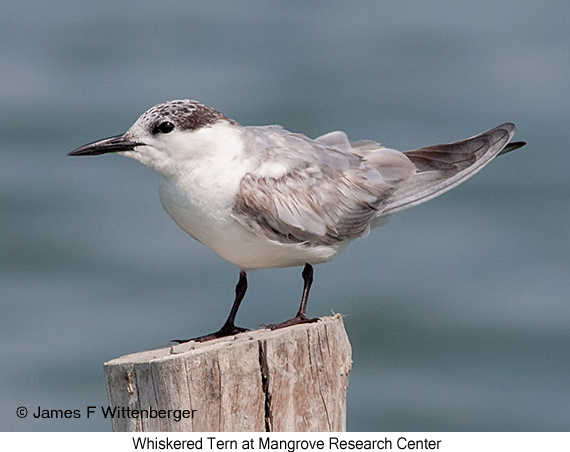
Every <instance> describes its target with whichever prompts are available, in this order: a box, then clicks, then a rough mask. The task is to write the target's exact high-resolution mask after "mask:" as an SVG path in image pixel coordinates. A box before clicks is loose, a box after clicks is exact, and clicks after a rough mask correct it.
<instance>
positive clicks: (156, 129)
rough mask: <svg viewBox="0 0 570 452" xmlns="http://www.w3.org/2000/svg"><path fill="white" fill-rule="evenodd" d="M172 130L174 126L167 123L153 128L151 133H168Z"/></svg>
mask: <svg viewBox="0 0 570 452" xmlns="http://www.w3.org/2000/svg"><path fill="white" fill-rule="evenodd" d="M173 130H174V124H172V123H171V122H169V121H165V122H161V123H160V124H158V125H156V126H154V130H153V133H155V134H156V133H170V132H172V131H173Z"/></svg>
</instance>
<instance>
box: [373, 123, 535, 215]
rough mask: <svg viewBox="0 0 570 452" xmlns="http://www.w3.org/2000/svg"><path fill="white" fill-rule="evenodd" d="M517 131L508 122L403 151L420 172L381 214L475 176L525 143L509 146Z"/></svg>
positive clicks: (403, 185)
mask: <svg viewBox="0 0 570 452" xmlns="http://www.w3.org/2000/svg"><path fill="white" fill-rule="evenodd" d="M514 133H515V125H514V124H511V123H506V124H503V125H500V126H498V127H496V128H494V129H492V130H489V131H488V132H484V133H481V134H479V135H476V136H474V137H472V138H468V139H466V140H462V141H458V142H455V143H450V144H438V145H434V146H428V147H425V148H420V149H416V150H414V151H408V152H404V154H405V155H406V156H407V157H408V158H409V159H410V160H411V161H412V163H414V165H415V166H416V168H417V173H416V174H415V175H414V176H413V177H411V178H409V179H407V180H406V181H404V182H403V183H402V184H401V185H400V186H399V187H398V188H397V189H396V190H394V192H393V193H392V195H391V196H390V199H389V200H387V201H386V207H385V209H384V210H383V211H382V213H381V216H384V215H391V214H393V213H396V212H399V211H401V210H404V209H408V208H410V207H413V206H416V205H418V204H421V203H423V202H426V201H428V200H430V199H432V198H435V197H436V196H439V195H441V194H443V193H445V192H446V191H448V190H451V189H452V188H453V187H455V186H457V185H459V184H460V183H462V182H464V181H465V180H467V179H468V178H470V177H471V176H473V175H474V174H475V173H477V172H478V171H479V170H481V169H482V168H483V167H484V166H485V165H487V164H488V163H489V162H490V161H491V160H492V159H493V158H495V157H496V156H497V155H500V154H504V153H507V152H510V151H512V150H514V149H518V148H519V147H521V146H523V145H524V143H512V144H511V145H507V143H509V141H510V140H511V139H512V138H513V136H514Z"/></svg>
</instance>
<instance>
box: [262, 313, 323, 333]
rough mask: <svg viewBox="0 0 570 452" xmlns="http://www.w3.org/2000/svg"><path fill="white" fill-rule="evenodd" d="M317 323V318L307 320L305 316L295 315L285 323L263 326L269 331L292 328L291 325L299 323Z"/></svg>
mask: <svg viewBox="0 0 570 452" xmlns="http://www.w3.org/2000/svg"><path fill="white" fill-rule="evenodd" d="M318 321H319V318H318V317H316V318H314V319H309V318H307V316H305V314H297V315H296V316H295V317H293V318H292V319H289V320H286V321H285V322H281V323H275V324H273V325H265V327H266V328H269V329H270V330H279V329H281V328H286V327H288V326H292V325H299V324H301V323H315V322H318Z"/></svg>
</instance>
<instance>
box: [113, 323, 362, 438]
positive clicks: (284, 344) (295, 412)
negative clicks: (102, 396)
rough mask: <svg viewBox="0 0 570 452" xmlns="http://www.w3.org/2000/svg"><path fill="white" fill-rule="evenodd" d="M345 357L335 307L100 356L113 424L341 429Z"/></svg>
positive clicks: (135, 428) (128, 427)
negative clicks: (307, 316) (280, 325)
mask: <svg viewBox="0 0 570 452" xmlns="http://www.w3.org/2000/svg"><path fill="white" fill-rule="evenodd" d="M351 363H352V361H351V347H350V343H349V341H348V336H347V335H346V331H345V329H344V324H343V322H342V318H341V316H340V315H338V314H337V315H335V316H334V317H324V318H322V319H321V320H320V321H319V322H317V323H310V324H304V325H296V326H293V327H289V328H284V329H281V330H276V331H271V330H256V331H249V332H246V333H241V334H238V335H237V336H234V337H230V338H222V339H217V340H214V341H211V342H206V343H203V344H202V343H195V342H188V343H185V344H180V345H175V346H172V347H169V348H163V349H158V350H152V351H146V352H141V353H136V354H132V355H127V356H122V357H120V358H117V359H113V360H111V361H109V362H107V363H105V377H106V380H107V394H108V397H109V406H110V408H111V409H115V411H114V414H115V416H114V417H113V419H112V426H113V430H114V431H130V432H148V431H156V432H159V431H160V432H167V431H187V432H192V431H193V432H200V431H210V432H222V431H255V432H263V431H274V432H285V431H289V432H290V431H299V432H308V431H323V432H333V431H345V430H346V389H347V386H348V377H349V373H350V368H351ZM153 410H154V411H153ZM118 416H120V417H118Z"/></svg>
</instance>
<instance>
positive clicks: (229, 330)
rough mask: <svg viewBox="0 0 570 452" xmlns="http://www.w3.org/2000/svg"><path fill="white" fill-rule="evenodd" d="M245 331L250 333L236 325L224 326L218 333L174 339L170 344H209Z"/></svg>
mask: <svg viewBox="0 0 570 452" xmlns="http://www.w3.org/2000/svg"><path fill="white" fill-rule="evenodd" d="M245 331H249V330H248V329H247V328H240V327H238V326H235V325H228V324H226V325H224V326H223V327H221V328H220V330H219V331H216V332H215V333H212V334H207V335H205V336H199V337H193V338H192V339H172V340H171V341H170V342H174V343H175V344H184V343H185V342H190V341H194V342H207V341H212V340H214V339H219V338H220V337H227V336H233V335H234V334H238V333H243V332H245Z"/></svg>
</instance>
